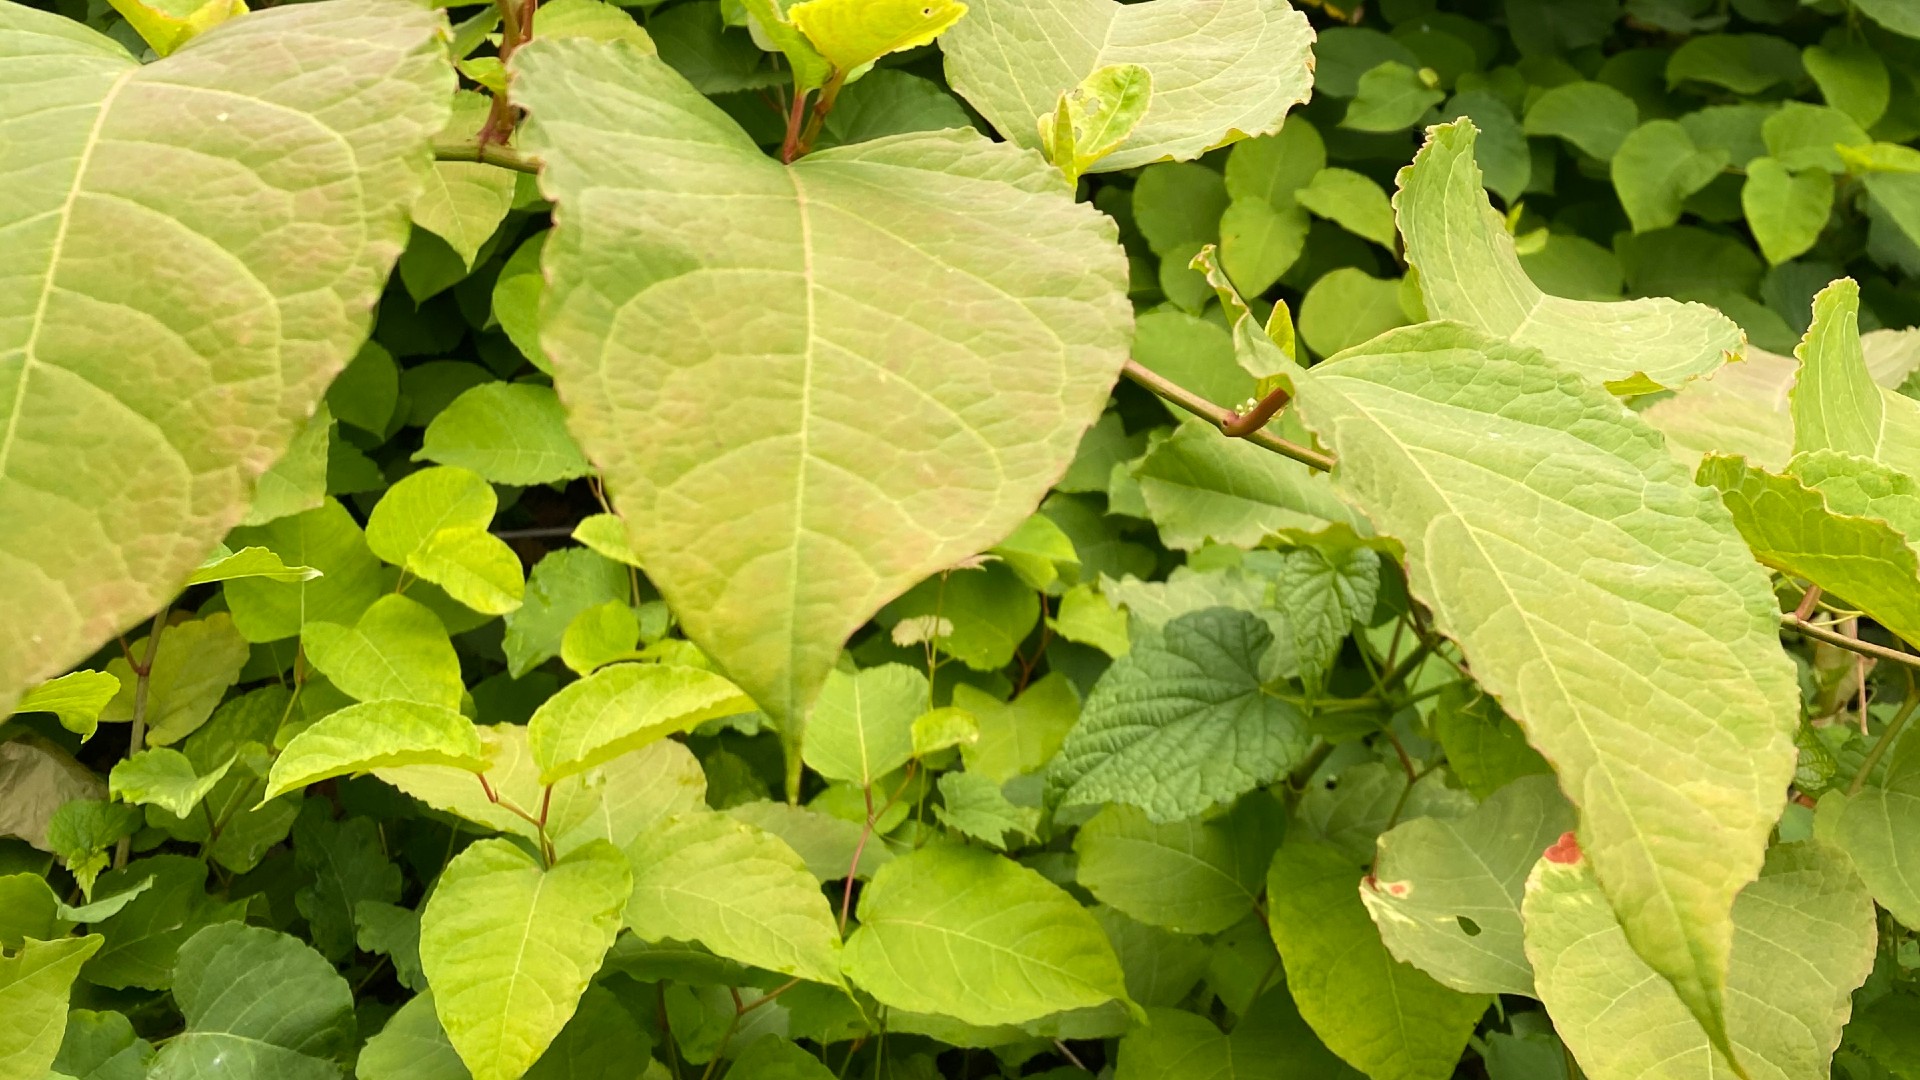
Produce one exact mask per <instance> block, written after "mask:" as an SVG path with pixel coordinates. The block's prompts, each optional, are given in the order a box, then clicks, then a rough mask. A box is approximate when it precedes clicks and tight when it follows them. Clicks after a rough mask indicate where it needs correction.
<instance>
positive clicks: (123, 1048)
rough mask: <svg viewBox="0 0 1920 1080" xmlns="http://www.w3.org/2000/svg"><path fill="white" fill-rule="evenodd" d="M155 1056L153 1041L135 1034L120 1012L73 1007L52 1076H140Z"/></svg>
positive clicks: (132, 1079) (101, 1079) (87, 1079)
mask: <svg viewBox="0 0 1920 1080" xmlns="http://www.w3.org/2000/svg"><path fill="white" fill-rule="evenodd" d="M152 1057H153V1044H151V1043H149V1042H147V1040H145V1039H143V1038H140V1037H139V1036H138V1035H135V1034H134V1031H133V1024H132V1022H131V1021H129V1020H128V1019H127V1018H126V1016H125V1015H123V1014H121V1013H117V1012H104V1011H102V1012H95V1011H93V1010H91V1009H74V1010H73V1011H72V1012H70V1013H68V1014H67V1031H66V1038H65V1039H63V1040H62V1041H61V1043H60V1053H59V1054H58V1055H56V1056H55V1057H54V1059H53V1071H52V1072H49V1073H48V1074H47V1075H48V1076H49V1077H60V1076H70V1077H74V1078H76V1080H140V1078H142V1077H144V1076H145V1075H146V1069H147V1063H148V1061H149V1060H150V1059H151V1058H152Z"/></svg>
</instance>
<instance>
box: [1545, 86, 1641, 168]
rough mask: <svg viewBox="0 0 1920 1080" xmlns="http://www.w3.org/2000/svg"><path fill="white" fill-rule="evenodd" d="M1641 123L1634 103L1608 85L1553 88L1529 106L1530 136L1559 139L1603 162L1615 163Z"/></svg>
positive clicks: (1638, 111)
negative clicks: (1621, 145)
mask: <svg viewBox="0 0 1920 1080" xmlns="http://www.w3.org/2000/svg"><path fill="white" fill-rule="evenodd" d="M1639 123H1640V110H1639V108H1638V107H1637V106H1635V105H1634V103H1633V99H1632V98H1630V97H1628V96H1627V95H1625V94H1623V93H1621V92H1620V91H1619V90H1617V89H1615V88H1613V87H1611V86H1608V85H1607V84H1606V83H1597V82H1570V83H1561V84H1560V85H1559V86H1555V87H1552V88H1550V89H1548V90H1546V91H1544V92H1542V93H1541V94H1540V96H1539V97H1537V98H1534V99H1533V101H1532V103H1531V104H1529V105H1528V106H1527V118H1526V120H1525V121H1524V125H1525V128H1526V133H1527V134H1529V135H1549V136H1557V137H1559V138H1562V139H1565V140H1566V141H1568V142H1570V143H1572V144H1573V145H1574V146H1576V147H1579V148H1580V149H1581V150H1582V151H1584V152H1585V153H1586V154H1587V155H1588V156H1590V157H1593V158H1595V159H1597V160H1599V161H1612V160H1613V155H1614V154H1615V153H1616V152H1617V151H1619V149H1620V144H1621V143H1622V142H1624V141H1626V138H1627V136H1628V135H1629V134H1631V133H1632V132H1633V130H1634V128H1635V127H1637V126H1638V125H1639Z"/></svg>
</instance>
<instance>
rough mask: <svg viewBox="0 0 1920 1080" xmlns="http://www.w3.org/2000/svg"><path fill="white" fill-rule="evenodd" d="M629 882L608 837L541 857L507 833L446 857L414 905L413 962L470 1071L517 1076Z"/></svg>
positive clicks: (535, 1055) (598, 956)
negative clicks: (416, 950)
mask: <svg viewBox="0 0 1920 1080" xmlns="http://www.w3.org/2000/svg"><path fill="white" fill-rule="evenodd" d="M631 883H632V878H631V875H630V874H629V873H628V871H627V860H626V859H625V857H623V856H622V855H621V854H620V852H619V850H618V849H616V848H615V847H614V846H613V845H611V844H608V843H606V842H604V841H596V842H593V843H590V844H586V845H583V846H582V847H580V848H579V849H577V850H575V851H573V852H570V853H569V854H567V855H564V856H562V857H561V858H560V861H558V862H556V863H554V864H553V865H552V866H551V867H546V868H542V867H541V866H540V864H539V863H537V862H535V861H533V858H532V856H530V855H528V854H527V853H526V852H524V851H522V850H521V849H520V848H519V847H517V846H515V845H514V844H513V843H512V842H511V841H508V840H499V839H493V840H482V841H480V842H478V843H476V844H474V845H473V846H471V847H469V848H467V849H466V850H465V851H463V852H461V853H460V854H459V855H457V856H455V857H454V860H453V862H451V863H449V864H448V865H447V869H446V870H445V871H444V872H443V873H442V874H441V875H440V881H439V883H438V884H437V885H435V886H434V890H433V895H432V896H431V897H429V898H428V899H427V906H426V910H425V911H424V912H422V913H421V916H420V963H421V965H422V966H423V967H424V968H425V969H426V972H427V984H428V985H429V986H431V987H432V988H433V1006H434V1012H436V1013H438V1014H439V1016H440V1026H441V1027H442V1028H444V1029H445V1030H446V1033H447V1040H448V1041H449V1042H451V1043H453V1048H454V1049H455V1050H457V1051H459V1053H460V1060H461V1061H464V1062H466V1065H467V1068H468V1069H469V1070H471V1071H472V1073H473V1077H474V1080H518V1078H519V1077H520V1076H521V1075H522V1074H523V1073H525V1072H526V1071H527V1069H528V1068H529V1067H531V1066H532V1065H533V1063H534V1062H535V1061H537V1060H538V1059H539V1057H540V1054H541V1052H542V1051H544V1050H545V1049H546V1048H547V1044H548V1043H551V1042H552V1041H553V1039H554V1036H556V1035H558V1034H560V1029H561V1028H563V1027H565V1026H566V1025H567V1020H568V1019H569V1018H571V1017H572V1016H573V1010H574V1007H575V1006H576V1005H577V1004H579V1001H580V995H581V994H582V993H584V992H585V991H586V989H587V982H588V980H590V979H592V978H593V973H594V972H596V971H598V970H600V961H601V960H602V959H603V958H604V957H605V956H606V954H607V948H608V947H609V946H611V945H612V944H613V938H614V935H615V934H617V933H619V932H620V909H621V908H622V907H623V906H625V904H626V902H627V893H628V891H629V890H630V888H631Z"/></svg>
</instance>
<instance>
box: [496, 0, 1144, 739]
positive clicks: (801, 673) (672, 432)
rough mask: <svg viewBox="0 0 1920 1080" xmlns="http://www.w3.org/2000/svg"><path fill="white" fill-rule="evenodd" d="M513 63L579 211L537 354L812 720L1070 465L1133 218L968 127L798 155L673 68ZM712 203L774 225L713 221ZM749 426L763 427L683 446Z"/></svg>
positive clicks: (604, 56)
mask: <svg viewBox="0 0 1920 1080" xmlns="http://www.w3.org/2000/svg"><path fill="white" fill-rule="evenodd" d="M960 25H962V26H964V25H965V22H964V21H963V22H962V23H961V24H960ZM515 64H516V69H517V71H518V72H519V74H518V81H517V82H516V83H515V93H516V95H517V97H518V100H519V101H520V102H521V103H523V104H525V105H526V106H527V107H528V109H529V110H530V111H531V114H532V115H531V120H530V125H529V127H528V129H527V130H526V131H525V133H524V136H523V137H524V138H525V139H526V141H527V145H528V146H529V148H531V149H533V150H534V151H535V152H536V153H538V154H539V155H540V156H541V158H542V159H543V161H544V162H545V163H546V170H545V172H544V173H543V179H542V183H543V184H544V185H545V187H546V190H547V191H548V192H549V193H550V194H551V195H552V196H553V197H554V199H555V200H556V201H557V205H558V206H559V207H560V212H559V214H558V215H557V223H556V225H555V228H554V230H553V231H552V232H551V233H550V234H549V239H548V241H547V245H546V249H545V262H546V272H547V274H548V276H549V278H550V280H551V286H550V291H549V292H548V293H547V296H546V299H545V305H546V306H545V308H544V311H545V323H546V328H545V332H544V336H543V338H542V344H543V345H544V346H545V351H546V354H547V358H548V360H549V361H550V362H551V364H552V366H553V370H554V372H555V382H556V385H557V386H558V387H559V389H560V391H561V393H563V394H564V395H565V396H566V399H567V408H568V412H569V426H570V427H571V428H572V429H573V431H574V433H575V434H576V435H577V436H578V437H579V438H580V440H581V443H582V445H583V447H584V448H585V449H586V451H587V453H588V454H589V455H590V456H591V457H592V458H593V459H594V460H595V461H596V462H597V463H598V464H599V465H600V466H601V467H602V469H603V471H604V474H605V476H606V478H607V481H608V486H609V488H610V489H611V491H612V493H613V496H614V501H615V503H616V505H617V506H618V507H619V509H620V511H621V516H622V518H623V519H624V520H625V521H626V524H627V529H628V533H629V536H630V539H631V540H632V542H633V548H634V551H635V552H636V553H638V555H639V557H640V561H641V563H643V564H644V565H645V566H646V568H647V574H648V577H649V579H650V580H651V581H652V582H653V583H654V584H655V585H657V586H658V587H659V588H660V591H661V592H662V593H663V594H664V595H665V597H666V599H667V601H668V602H669V603H671V604H672V605H673V606H674V611H675V614H677V615H678V616H679V618H680V620H681V624H682V626H683V627H684V629H685V630H686V632H687V636H688V637H689V638H691V639H692V640H693V641H694V642H695V643H696V644H697V645H699V646H700V648H701V649H702V650H704V651H705V652H706V654H707V655H709V656H711V657H713V659H714V660H715V662H716V663H717V664H718V665H719V666H720V668H721V669H722V670H723V671H724V672H725V673H726V674H727V675H728V676H729V677H730V678H732V679H733V681H734V682H736V683H737V684H739V685H740V686H741V687H742V688H743V689H745V690H746V691H747V692H748V693H749V694H751V695H752V696H753V697H754V699H755V700H756V701H757V702H759V704H760V705H761V707H762V708H764V709H765V710H766V711H767V712H769V713H770V714H772V715H774V716H775V717H777V718H780V719H782V720H783V721H790V722H794V723H795V724H797V722H798V721H799V720H800V719H801V718H802V717H803V716H804V715H805V713H806V711H807V709H808V707H809V706H810V705H811V704H812V701H813V698H814V696H815V694H816V693H817V692H818V689H819V687H820V685H821V683H822V681H823V680H824V679H825V678H826V675H827V673H828V671H830V670H831V669H832V668H833V665H834V662H835V660H836V658H837V656H838V654H839V651H840V648H841V645H842V643H843V642H844V641H845V640H846V639H847V637H848V636H849V635H850V634H851V633H852V632H853V631H854V630H855V629H857V628H858V627H859V626H860V625H861V624H863V623H864V622H866V621H867V620H868V619H869V618H870V617H871V616H872V615H873V614H874V612H876V611H878V610H879V608H880V607H881V606H882V605H884V604H885V603H886V602H887V601H889V600H891V599H893V598H894V597H895V596H896V595H898V594H900V593H901V592H904V591H905V590H906V589H907V588H908V587H910V586H911V585H913V584H914V583H915V582H918V581H920V580H922V579H923V578H926V577H927V576H928V575H929V574H932V573H933V572H935V571H937V570H940V569H942V568H944V567H948V566H951V565H953V564H954V563H955V562H957V561H958V560H960V559H963V558H965V557H967V556H969V555H972V554H974V553H976V552H978V551H980V550H981V549H982V548H984V547H987V546H988V545H990V544H992V543H993V542H994V541H996V540H998V539H1000V538H1001V537H1002V536H1005V535H1006V534H1007V533H1009V532H1011V531H1012V530H1013V528H1014V527H1015V526H1016V525H1018V524H1019V523H1020V521H1021V519H1023V518H1024V517H1026V515H1027V514H1029V513H1031V512H1032V510H1033V507H1034V504H1035V503H1036V502H1037V501H1038V500H1039V498H1040V496H1041V495H1042V494H1043V493H1044V492H1045V491H1046V489H1047V487H1048V485H1050V484H1051V483H1052V482H1053V481H1054V480H1055V479H1057V478H1058V477H1059V475H1060V473H1061V472H1062V471H1063V470H1064V469H1065V468H1066V465H1067V463H1068V462H1069V461H1070V460H1071V459H1072V456H1073V451H1074V448H1075V447H1076V446H1077V445H1078V442H1079V439H1080V435H1081V433H1082V432H1083V431H1084V430H1085V429H1086V428H1087V427H1088V426H1089V425H1090V424H1091V423H1092V422H1093V420H1094V419H1095V417H1096V416H1097V415H1098V414H1099V412H1100V409H1101V407H1102V406H1103V405H1104V404H1105V401H1106V397H1107V392H1108V390H1109V388H1110V387H1111V385H1112V383H1113V381H1114V378H1115V377H1116V375H1117V374H1118V372H1119V369H1120V367H1121V365H1122V364H1123V363H1124V360H1125V352H1126V340H1127V327H1128V306H1127V303H1126V300H1125V296H1124V292H1125V272H1124V264H1123V260H1122V257H1121V253H1120V251H1119V249H1118V248H1117V247H1115V246H1114V244H1113V236H1114V232H1113V224H1112V222H1111V220H1110V219H1107V218H1105V217H1103V216H1102V215H1100V214H1098V213H1097V212H1095V211H1093V210H1092V209H1091V208H1090V207H1085V206H1076V205H1074V203H1073V201H1072V197H1071V195H1070V194H1069V193H1068V192H1067V191H1065V190H1064V188H1063V187H1062V186H1061V184H1060V183H1059V181H1058V179H1057V177H1055V176H1054V175H1053V174H1052V171H1051V170H1050V169H1048V168H1047V166H1046V165H1045V163H1044V162H1043V161H1042V160H1041V159H1040V157H1039V155H1038V154H1031V153H1021V152H1018V151H1016V150H1015V149H1013V148H1012V147H1009V146H1004V145H996V144H993V143H991V142H989V141H987V140H986V139H985V138H984V137H981V136H979V135H978V134H976V133H973V132H954V131H947V132H934V133H915V134H909V135H901V136H894V137H889V138H883V139H876V140H873V141H869V142H863V143H858V144H855V145H852V146H846V147H839V148H835V149H832V150H826V151H819V152H816V153H813V154H809V155H807V156H806V157H804V158H802V159H801V160H800V161H798V162H796V163H795V164H794V165H793V166H791V167H783V166H782V165H780V164H779V162H777V161H775V160H773V159H771V158H769V157H767V156H766V155H765V154H763V153H762V152H761V150H760V148H759V147H758V146H756V145H755V144H754V143H753V141H752V140H751V139H750V138H749V137H748V136H747V135H746V133H744V132H743V131H741V130H740V129H739V127H738V126H737V125H735V124H734V123H733V121H732V120H731V119H729V118H728V117H727V116H726V115H725V114H724V113H723V112H721V111H720V109H719V108H718V107H717V106H714V105H713V104H711V103H710V102H708V101H707V100H706V99H704V98H703V97H701V96H700V95H699V94H698V93H696V92H695V91H694V90H693V88H692V87H691V86H689V85H688V84H687V83H686V82H685V80H684V79H682V78H681V77H680V76H679V75H678V74H676V73H675V72H674V71H673V70H672V69H671V68H669V67H667V66H666V65H665V64H663V63H661V62H659V61H656V60H653V59H650V58H646V57H641V56H637V55H634V54H633V53H631V52H627V51H621V50H616V49H613V48H609V47H606V46H600V45H595V44H592V43H587V42H579V41H555V42H539V41H536V42H534V43H532V44H530V45H528V46H527V47H526V48H524V49H522V50H520V51H519V52H517V53H516V54H515ZM620 102H634V103H638V102H648V103H650V104H648V105H646V106H645V107H644V108H640V107H637V106H636V110H635V111H633V112H631V113H623V114H622V115H621V118H620V119H619V120H617V121H616V120H615V119H614V113H613V112H610V111H609V105H610V104H617V103H620ZM616 111H617V110H616ZM1031 115H1032V113H1031V112H1029V113H1027V119H1026V120H1024V121H1023V122H1024V123H1027V124H1030V123H1031ZM667 147H671V148H672V150H671V152H663V150H664V148H667ZM716 198H723V199H728V200H731V202H730V205H733V206H748V205H751V206H753V207H755V208H756V209H755V210H754V214H755V220H756V221H757V222H758V223H759V224H758V225H757V226H756V227H755V228H754V229H750V230H720V231H717V232H716V231H715V230H714V229H713V228H712V222H713V207H714V205H715V204H714V200H715V199H716ZM692 235H698V236H700V237H701V238H702V239H701V240H700V241H699V243H698V244H697V245H694V246H693V247H689V246H688V244H687V240H686V238H687V237H689V236H692ZM908 238H910V239H908ZM695 250H697V251H698V252H700V254H699V255H698V256H693V255H691V254H690V253H691V252H692V251H695ZM689 260H690V261H689ZM589 276H590V279H589ZM720 282H725V288H724V290H722V292H715V291H712V288H710V286H711V287H717V284H718V283H720ZM742 290H745V292H744V293H743V292H742ZM723 293H724V295H723ZM745 293H751V295H752V296H753V297H754V312H755V315H754V318H752V319H741V318H740V317H739V307H738V305H737V304H736V303H734V299H735V298H737V297H738V296H740V295H744V294H745ZM903 297H911V298H913V301H912V303H911V304H909V305H904V306H903V305H902V303H901V300H902V298H903ZM702 298H703V299H702ZM669 328H671V329H669ZM735 410H744V411H745V412H748V413H751V414H752V415H753V416H754V418H755V419H754V423H753V424H751V425H711V426H709V427H707V428H706V429H705V431H706V434H705V435H704V436H703V437H702V438H701V439H700V440H696V441H688V440H686V439H684V438H682V437H680V436H681V435H682V434H684V426H683V425H684V420H685V417H686V416H687V415H690V414H692V413H698V414H701V415H715V414H718V413H720V412H723V411H725V412H732V411H735ZM790 730H793V729H792V728H790Z"/></svg>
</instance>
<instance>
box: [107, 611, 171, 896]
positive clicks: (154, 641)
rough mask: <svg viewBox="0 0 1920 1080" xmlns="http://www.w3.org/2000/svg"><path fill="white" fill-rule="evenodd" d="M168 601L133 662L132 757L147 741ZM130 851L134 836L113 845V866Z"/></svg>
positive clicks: (124, 860)
mask: <svg viewBox="0 0 1920 1080" xmlns="http://www.w3.org/2000/svg"><path fill="white" fill-rule="evenodd" d="M172 606H173V605H172V604H171V603H167V604H162V605H161V606H160V613H159V614H157V615H155V616H154V617H153V628H152V629H151V630H149V631H147V651H146V655H145V656H143V657H141V659H140V662H139V663H138V664H133V665H131V667H132V668H133V730H132V732H131V734H129V735H128V737H127V756H128V757H132V756H133V755H135V754H137V753H139V752H140V751H141V749H142V748H144V747H145V745H146V742H147V696H148V692H149V689H150V688H151V686H152V684H153V660H154V657H156V656H158V655H159V654H160V631H162V630H165V629H166V628H167V612H168V610H169V609H171V608H172ZM132 853H133V837H131V836H123V837H121V838H120V842H119V843H118V844H115V845H114V848H113V868H114V869H116V870H118V869H119V868H121V867H123V866H125V865H127V856H128V855H130V854H132Z"/></svg>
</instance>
